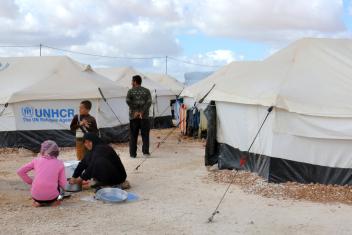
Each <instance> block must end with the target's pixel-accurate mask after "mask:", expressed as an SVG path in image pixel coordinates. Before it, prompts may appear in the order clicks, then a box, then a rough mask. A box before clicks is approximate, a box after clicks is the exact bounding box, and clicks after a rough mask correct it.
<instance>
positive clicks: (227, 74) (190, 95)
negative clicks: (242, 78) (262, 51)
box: [180, 61, 258, 108]
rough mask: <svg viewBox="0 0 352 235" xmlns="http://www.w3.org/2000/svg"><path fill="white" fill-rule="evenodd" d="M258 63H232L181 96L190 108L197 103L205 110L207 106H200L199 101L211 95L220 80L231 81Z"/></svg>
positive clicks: (189, 87) (187, 89)
mask: <svg viewBox="0 0 352 235" xmlns="http://www.w3.org/2000/svg"><path fill="white" fill-rule="evenodd" d="M257 63H258V62H250V61H239V62H237V61H236V62H232V63H230V64H228V65H226V66H224V67H222V68H221V69H219V70H218V71H216V72H214V73H213V74H211V75H210V76H209V77H207V78H205V79H202V80H200V81H199V82H196V83H194V84H193V85H191V86H188V87H186V88H185V89H184V90H183V91H182V93H181V95H180V96H181V97H183V98H184V103H185V104H187V105H188V106H193V105H194V104H195V103H196V104H197V106H200V107H203V108H204V106H206V104H204V105H203V104H199V101H200V100H201V99H202V98H203V97H206V95H207V94H208V93H210V92H211V91H212V90H213V89H215V87H216V84H217V83H218V81H219V80H220V81H221V80H224V81H226V80H231V79H233V74H234V73H235V74H237V75H240V74H242V73H245V72H246V71H247V70H248V69H251V68H253V66H255V65H256V64H257ZM213 86H214V88H213ZM205 101H206V100H205Z"/></svg>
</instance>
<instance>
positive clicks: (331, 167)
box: [207, 39, 352, 184]
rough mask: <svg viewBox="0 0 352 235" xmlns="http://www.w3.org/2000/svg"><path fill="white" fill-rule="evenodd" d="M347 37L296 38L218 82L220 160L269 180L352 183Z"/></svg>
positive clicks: (351, 48)
mask: <svg viewBox="0 0 352 235" xmlns="http://www.w3.org/2000/svg"><path fill="white" fill-rule="evenodd" d="M351 77H352V40H346V39H302V40H299V41H297V42H295V43H293V44H291V45H290V46H288V47H287V48H285V49H283V50H281V51H279V52H277V53H276V54H274V55H272V56H271V57H269V58H268V59H266V60H264V61H262V62H260V63H258V64H256V65H255V66H254V67H253V68H252V69H250V70H248V71H246V72H244V73H241V74H236V73H233V74H232V75H231V76H229V77H228V78H227V79H222V80H221V81H220V80H219V81H218V82H217V85H216V87H215V89H214V90H213V91H212V92H211V93H210V94H209V95H208V97H207V100H208V101H210V100H214V101H215V102H216V111H217V127H218V130H217V141H218V142H219V145H218V163H219V166H220V167H221V168H238V167H239V158H240V155H241V154H248V153H245V151H246V150H247V149H248V147H249V144H250V143H251V140H252V139H253V138H254V136H255V134H256V132H257V131H258V129H259V127H260V125H261V122H262V121H263V119H264V117H265V115H266V113H267V111H266V109H267V108H268V107H269V106H274V107H275V109H274V111H273V112H272V113H271V114H270V116H269V119H268V120H267V122H266V123H265V125H264V128H263V130H262V131H261V133H260V135H259V137H258V139H257V140H256V142H255V144H254V146H253V148H252V150H251V153H249V155H250V162H249V163H248V164H247V165H246V167H247V169H249V170H252V171H257V172H259V174H261V175H262V176H264V177H266V178H267V179H269V180H270V181H274V182H283V181H293V180H294V181H299V182H303V183H307V182H318V183H333V184H352V170H351V168H352V160H351V159H352V145H351V143H352V128H351V124H350V123H352V106H351V104H350V102H349V101H350V100H351V98H352V97H351V96H352V80H351Z"/></svg>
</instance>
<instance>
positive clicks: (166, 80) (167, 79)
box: [146, 73, 184, 95]
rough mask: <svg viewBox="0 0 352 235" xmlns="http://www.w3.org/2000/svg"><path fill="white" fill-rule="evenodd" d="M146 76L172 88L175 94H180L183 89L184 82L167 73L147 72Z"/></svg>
mask: <svg viewBox="0 0 352 235" xmlns="http://www.w3.org/2000/svg"><path fill="white" fill-rule="evenodd" d="M146 76H147V77H148V78H150V79H151V80H153V81H154V82H157V83H159V84H161V85H163V86H164V87H166V88H168V89H170V90H171V91H173V93H174V94H175V95H179V94H180V93H181V91H182V90H183V87H184V84H183V83H181V82H180V81H178V80H177V79H175V78H173V77H171V76H169V75H167V74H161V73H146Z"/></svg>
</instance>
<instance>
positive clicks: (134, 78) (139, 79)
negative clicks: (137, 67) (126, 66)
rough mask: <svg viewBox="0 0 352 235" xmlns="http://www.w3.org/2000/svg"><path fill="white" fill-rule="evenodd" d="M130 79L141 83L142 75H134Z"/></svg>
mask: <svg viewBox="0 0 352 235" xmlns="http://www.w3.org/2000/svg"><path fill="white" fill-rule="evenodd" d="M132 81H134V82H136V83H137V84H138V85H141V84H142V77H141V76H139V75H134V76H133V77H132Z"/></svg>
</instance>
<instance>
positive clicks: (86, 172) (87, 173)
mask: <svg viewBox="0 0 352 235" xmlns="http://www.w3.org/2000/svg"><path fill="white" fill-rule="evenodd" d="M83 140H84V145H85V147H86V148H87V149H88V150H89V151H88V152H87V153H86V155H85V157H84V158H83V160H82V161H80V163H79V164H78V166H77V168H76V170H75V172H74V173H73V176H72V178H71V180H70V183H71V184H74V183H82V181H83V180H90V179H94V180H95V181H96V182H97V185H96V186H113V185H119V184H122V183H124V182H125V180H126V178H127V174H126V171H125V168H124V166H123V164H122V162H121V160H120V157H119V156H118V155H117V154H116V152H115V150H114V149H113V148H112V147H111V146H109V145H107V144H104V143H103V142H102V141H101V139H100V138H99V137H98V136H97V135H96V134H94V133H86V134H84V137H83Z"/></svg>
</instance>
